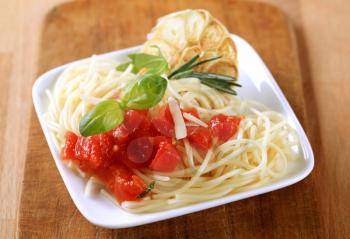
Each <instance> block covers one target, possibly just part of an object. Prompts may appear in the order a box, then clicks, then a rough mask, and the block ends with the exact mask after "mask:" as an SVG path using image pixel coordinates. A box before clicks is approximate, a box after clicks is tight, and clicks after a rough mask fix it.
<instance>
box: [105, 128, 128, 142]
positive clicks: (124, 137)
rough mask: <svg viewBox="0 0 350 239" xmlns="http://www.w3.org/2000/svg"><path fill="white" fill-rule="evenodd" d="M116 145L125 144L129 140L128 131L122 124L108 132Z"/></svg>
mask: <svg viewBox="0 0 350 239" xmlns="http://www.w3.org/2000/svg"><path fill="white" fill-rule="evenodd" d="M108 133H109V134H110V135H111V136H112V137H113V139H114V141H115V142H116V143H117V144H125V143H127V142H128V141H129V139H130V131H129V130H128V129H127V128H126V127H125V125H124V124H123V123H121V124H120V125H118V126H117V127H116V128H115V129H112V130H111V131H109V132H108Z"/></svg>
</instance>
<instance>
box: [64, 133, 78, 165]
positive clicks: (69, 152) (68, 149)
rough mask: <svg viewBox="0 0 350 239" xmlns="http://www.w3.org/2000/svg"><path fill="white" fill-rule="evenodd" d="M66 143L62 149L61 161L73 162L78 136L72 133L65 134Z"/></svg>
mask: <svg viewBox="0 0 350 239" xmlns="http://www.w3.org/2000/svg"><path fill="white" fill-rule="evenodd" d="M65 137H66V143H65V145H64V147H63V149H62V159H68V160H74V159H75V144H76V143H77V140H78V136H77V135H76V134H74V133H73V132H67V133H66V134H65Z"/></svg>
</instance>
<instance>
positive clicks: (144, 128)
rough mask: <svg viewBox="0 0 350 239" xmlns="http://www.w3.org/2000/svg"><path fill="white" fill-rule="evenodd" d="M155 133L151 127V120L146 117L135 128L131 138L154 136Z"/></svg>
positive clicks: (156, 132)
mask: <svg viewBox="0 0 350 239" xmlns="http://www.w3.org/2000/svg"><path fill="white" fill-rule="evenodd" d="M157 134H158V131H157V130H156V129H155V128H154V127H152V123H151V120H150V119H148V118H146V119H144V120H143V121H142V123H141V124H140V126H139V127H138V128H137V129H136V130H135V132H134V134H133V138H139V137H149V136H156V135H157Z"/></svg>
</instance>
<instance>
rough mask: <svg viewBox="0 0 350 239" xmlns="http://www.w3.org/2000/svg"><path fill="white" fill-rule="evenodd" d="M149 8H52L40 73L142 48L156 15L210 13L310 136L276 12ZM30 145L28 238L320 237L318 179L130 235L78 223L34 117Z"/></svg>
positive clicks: (249, 7)
mask: <svg viewBox="0 0 350 239" xmlns="http://www.w3.org/2000/svg"><path fill="white" fill-rule="evenodd" d="M149 3H150V4H148V5H145V4H142V3H141V2H128V3H126V2H122V1H118V2H115V1H103V3H101V1H90V2H75V3H69V4H65V5H61V6H58V7H56V8H54V9H53V10H52V11H50V13H49V14H48V15H47V17H46V20H45V24H44V28H43V33H42V40H41V51H40V54H39V57H40V58H39V69H40V72H39V73H42V72H44V71H46V70H48V69H50V68H53V67H55V66H58V65H61V64H63V63H66V62H69V61H72V60H76V59H79V58H82V57H86V56H89V55H91V54H93V53H103V52H108V51H113V50H115V49H120V48H124V47H128V46H133V45H136V44H140V43H142V42H143V41H144V40H145V36H146V34H147V32H148V31H149V30H150V29H151V27H152V26H153V25H154V23H155V20H156V19H157V18H158V17H159V16H162V15H164V14H166V13H169V12H172V11H175V10H178V9H183V8H188V7H190V8H205V9H208V10H209V11H210V12H211V13H212V14H213V15H214V16H218V18H219V19H220V20H222V21H223V22H224V24H225V25H226V26H227V27H228V29H229V31H231V32H234V33H236V34H238V35H240V36H242V37H244V38H245V39H246V40H247V41H248V42H250V43H251V44H252V45H253V46H254V47H255V49H256V50H257V51H258V52H259V53H260V54H261V56H262V58H263V59H264V60H265V62H266V63H267V65H268V67H269V68H270V70H271V71H272V73H273V75H274V76H275V78H276V79H277V81H278V83H279V85H280V86H281V88H282V90H283V91H284V93H285V94H286V96H287V98H288V100H289V101H290V103H291V105H292V107H293V109H294V110H295V112H296V113H297V115H298V117H299V119H300V120H301V122H302V124H303V126H304V127H305V129H306V131H307V132H309V133H310V132H311V130H312V124H311V121H310V120H308V119H310V117H311V116H312V113H313V111H312V107H310V109H308V110H306V109H307V107H308V104H307V103H308V102H306V101H305V97H304V91H303V86H304V85H307V84H308V82H304V81H302V77H301V72H300V69H299V60H298V55H297V52H298V51H297V46H296V38H295V35H294V32H293V30H292V28H291V25H290V23H289V22H288V21H287V19H286V18H285V16H284V15H283V14H282V13H281V12H280V11H279V10H278V9H277V8H274V7H271V6H267V5H265V4H261V3H253V2H240V1H237V2H232V1H230V2H229V1H228V2H220V3H218V2H214V1H192V2H191V4H189V3H188V2H186V1H176V2H174V1H152V2H149ZM225 9H226V10H225ZM228 9H232V11H230V10H228ZM107 12H111V13H113V12H115V13H116V12H122V13H123V15H124V16H131V15H133V13H135V12H138V13H139V14H137V15H133V17H128V18H120V19H118V21H116V20H115V15H114V14H106V13H107ZM140 24H141V25H140ZM63 46H64V47H63ZM316 125H317V124H316ZM309 135H310V136H311V137H312V136H313V135H315V134H309ZM28 142H29V144H28V153H27V160H26V167H25V174H24V181H23V191H22V198H21V205H20V214H19V235H20V236H21V237H23V238H27V237H31V236H33V237H36V236H40V237H42V238H51V237H54V238H67V237H71V238H77V237H84V238H92V237H95V236H96V235H98V236H100V237H101V238H110V237H115V238H141V237H145V238H213V237H218V238H231V237H233V236H234V237H237V238H278V237H281V236H282V237H284V238H295V237H301V238H318V237H319V236H320V235H321V233H322V231H321V230H320V223H321V221H320V220H321V219H320V218H319V216H318V213H317V206H318V204H317V202H316V200H315V197H314V196H315V195H316V194H315V192H314V190H315V174H314V175H313V176H311V177H308V178H307V179H305V180H304V181H302V182H300V183H298V184H296V185H293V186H290V187H288V188H285V189H282V190H279V191H276V192H273V193H268V194H265V195H262V196H258V197H254V198H250V199H247V200H243V201H239V202H235V203H231V204H228V205H225V206H221V207H216V208H213V209H209V210H206V211H202V212H198V213H193V214H190V215H187V216H182V217H178V218H175V219H170V220H166V221H162V222H158V223H153V224H149V225H145V226H139V227H135V228H130V229H119V230H106V229H102V228H98V227H95V226H93V225H91V224H90V223H88V222H87V221H86V220H85V219H84V218H83V217H82V216H81V214H80V213H79V212H78V211H77V209H76V207H75V205H74V204H73V202H72V200H71V199H70V197H69V195H68V192H67V190H66V189H65V186H64V184H63V182H62V180H61V178H60V176H59V174H58V171H57V169H56V166H55V164H54V161H53V160H52V157H51V154H50V152H49V149H48V147H47V144H46V142H45V139H44V136H43V134H42V131H41V129H40V126H39V123H38V120H37V118H36V116H35V115H34V113H33V114H32V117H31V126H30V134H29V141H28ZM315 147H316V149H317V145H314V148H315ZM120 220H122V218H121V219H120Z"/></svg>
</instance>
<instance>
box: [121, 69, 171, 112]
mask: <svg viewBox="0 0 350 239" xmlns="http://www.w3.org/2000/svg"><path fill="white" fill-rule="evenodd" d="M167 84H168V82H167V80H166V79H164V78H163V77H161V76H159V75H154V74H146V75H143V76H141V77H140V78H138V79H136V80H134V81H132V82H130V83H129V84H128V85H127V86H126V88H125V89H124V92H123V93H124V94H123V96H122V102H123V104H124V105H125V107H126V108H129V109H147V108H151V107H152V106H154V105H156V104H158V103H159V101H161V100H162V98H163V96H164V94H165V91H166V88H167Z"/></svg>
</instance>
